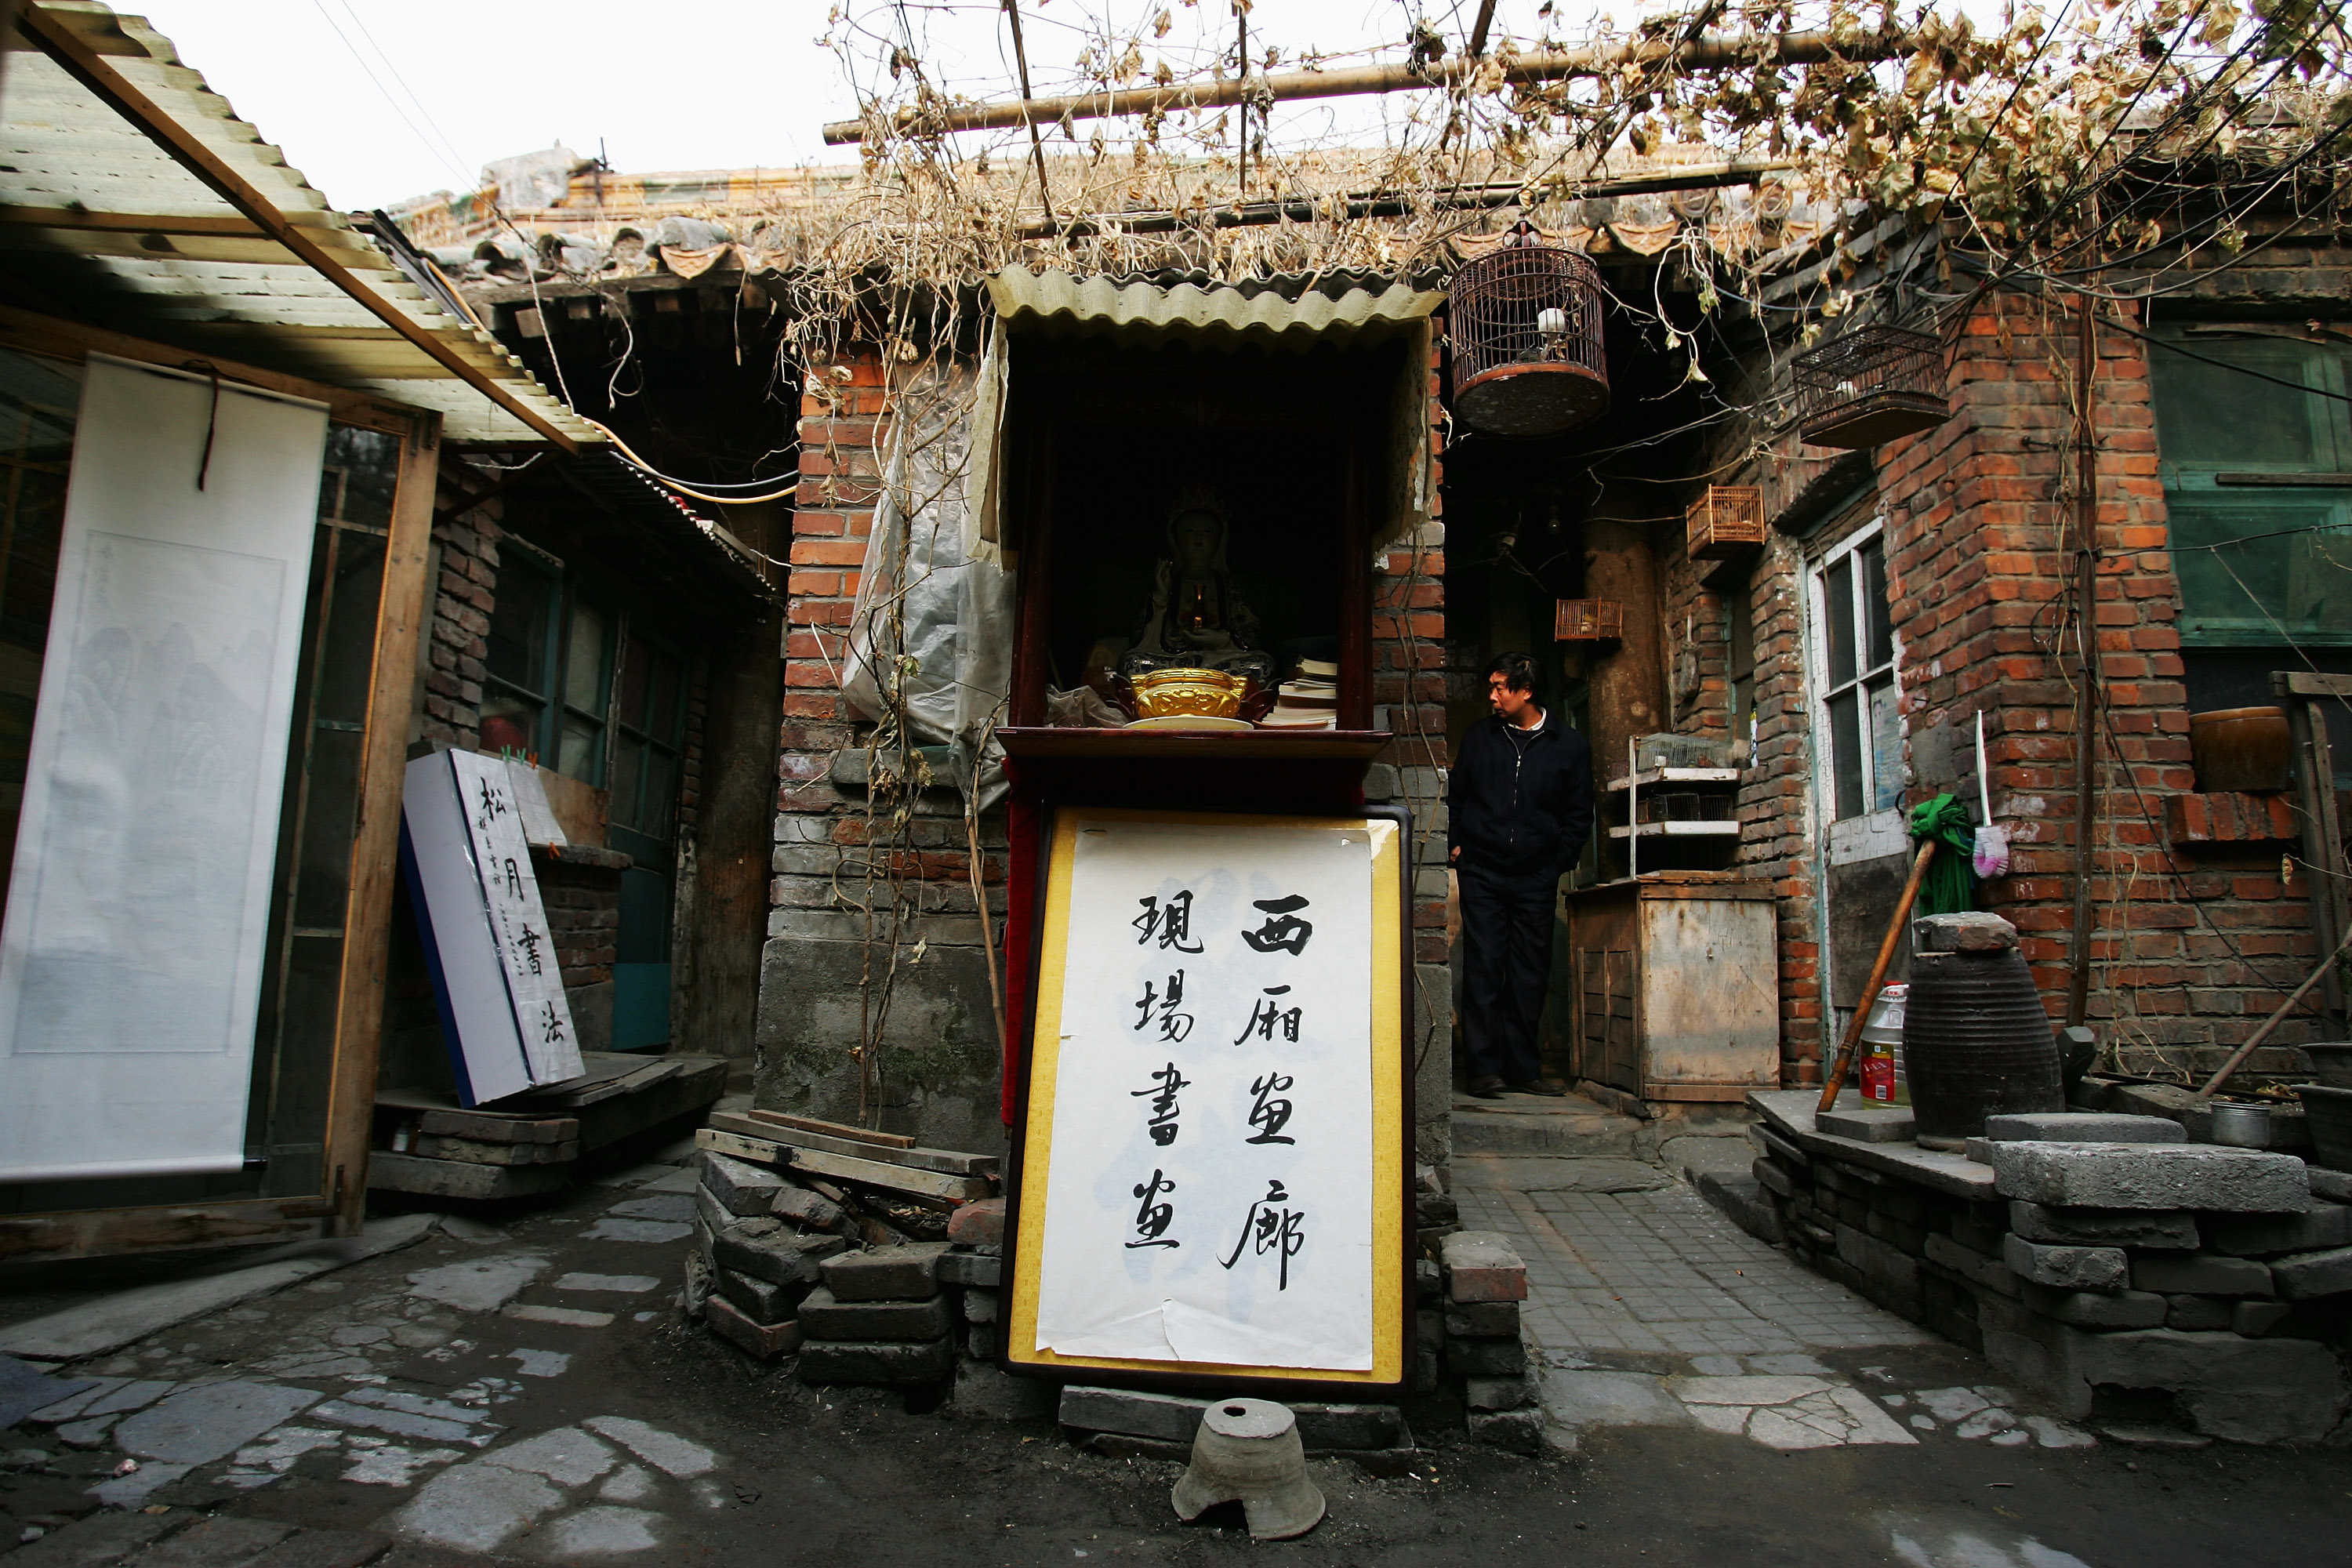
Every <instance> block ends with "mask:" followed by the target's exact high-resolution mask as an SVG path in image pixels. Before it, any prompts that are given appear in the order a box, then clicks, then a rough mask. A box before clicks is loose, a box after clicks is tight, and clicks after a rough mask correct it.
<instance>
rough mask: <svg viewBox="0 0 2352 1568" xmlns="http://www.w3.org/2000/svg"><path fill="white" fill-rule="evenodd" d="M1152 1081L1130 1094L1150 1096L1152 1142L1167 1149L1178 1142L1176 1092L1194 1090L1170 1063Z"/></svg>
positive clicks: (1136, 1098) (1154, 1074)
mask: <svg viewBox="0 0 2352 1568" xmlns="http://www.w3.org/2000/svg"><path fill="white" fill-rule="evenodd" d="M1151 1081H1152V1084H1153V1086H1154V1087H1152V1088H1150V1089H1129V1090H1128V1094H1129V1098H1130V1099H1135V1100H1141V1099H1142V1098H1144V1097H1145V1096H1146V1095H1149V1096H1150V1098H1151V1122H1150V1126H1151V1141H1152V1142H1154V1143H1157V1144H1159V1145H1160V1147H1161V1148H1163V1149H1165V1148H1166V1147H1168V1145H1169V1144H1171V1143H1173V1142H1176V1114H1177V1112H1176V1091H1177V1090H1179V1089H1190V1088H1192V1080H1191V1079H1188V1078H1186V1077H1184V1076H1183V1075H1182V1074H1181V1073H1180V1072H1178V1071H1177V1070H1176V1064H1175V1063H1174V1062H1170V1063H1169V1064H1168V1065H1167V1066H1166V1067H1164V1068H1160V1070H1159V1071H1158V1072H1156V1073H1153V1074H1152V1075H1151ZM1283 1142H1286V1143H1287V1142H1290V1140H1288V1139H1287V1138H1286V1139H1284V1140H1283ZM1139 1195H1140V1194H1139Z"/></svg>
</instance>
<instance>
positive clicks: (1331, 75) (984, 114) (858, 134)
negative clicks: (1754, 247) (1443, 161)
mask: <svg viewBox="0 0 2352 1568" xmlns="http://www.w3.org/2000/svg"><path fill="white" fill-rule="evenodd" d="M1912 48H1913V44H1912V41H1911V40H1910V39H1909V38H1908V37H1905V36H1903V35H1901V34H1885V33H1874V34H1868V35H1865V36H1864V37H1850V38H1845V39H1839V38H1835V37H1832V36H1831V35H1830V34H1827V33H1791V34H1790V35H1788V36H1787V37H1771V36H1769V35H1766V36H1761V37H1746V38H1742V37H1720V36H1718V37H1705V38H1696V39H1694V40H1692V41H1691V42H1689V43H1676V42H1675V41H1674V40H1672V39H1659V40H1656V41H1654V42H1643V43H1637V44H1628V45H1625V46H1623V47H1619V48H1612V49H1560V50H1552V51H1546V52H1542V53H1536V54H1525V55H1517V56H1514V57H1512V58H1511V59H1510V61H1509V62H1508V63H1507V65H1505V66H1504V67H1503V80H1504V81H1505V82H1507V83H1511V84H1515V85H1522V86H1523V85H1528V84H1530V83H1535V82H1547V81H1566V80H1570V79H1575V78H1579V77H1599V76H1612V75H1614V74H1615V73H1616V72H1618V71H1619V70H1621V69H1622V68H1624V67H1626V66H1629V65H1633V66H1668V65H1670V66H1672V67H1674V68H1675V69H1677V70H1682V71H1722V70H1738V69H1740V68H1744V67H1748V66H1752V65H1784V66H1785V65H1818V64H1823V63H1826V62H1829V61H1832V60H1846V61H1851V62H1854V63H1868V62H1874V61H1877V60H1888V59H1895V58H1899V57H1901V56H1903V55H1907V54H1909V53H1911V51H1912ZM1476 68H1477V66H1476V64H1475V62H1474V61H1471V60H1467V59H1465V60H1460V61H1456V62H1447V63H1446V64H1444V65H1441V66H1439V67H1436V68H1433V69H1432V68H1420V67H1415V66H1410V65H1384V66H1359V67H1357V68H1353V69H1349V70H1333V71H1293V72H1288V73H1286V74H1285V75H1282V76H1253V77H1250V78H1248V79H1246V80H1244V79H1242V78H1239V77H1228V78H1226V79H1224V80H1223V81H1208V82H1185V83H1180V84H1177V85H1174V86H1170V87H1141V88H1130V89H1126V90H1123V91H1119V92H1089V93H1075V94H1071V95H1069V96H1066V97H1062V98H1029V99H1014V100H1008V101H1005V102H1001V103H982V104H975V105H973V106H971V107H970V108H966V109H950V110H941V111H934V112H924V111H921V110H911V109H909V110H899V112H898V121H897V125H898V130H899V131H900V132H918V133H920V134H924V135H936V134H945V133H947V132H953V131H1004V130H1010V129H1013V128H1014V127H1016V126H1023V125H1057V124H1061V123H1063V122H1064V121H1080V120H1109V119H1116V118H1118V117H1120V116H1123V115H1132V114H1155V113H1157V114H1180V113H1182V112H1183V111H1185V110H1193V109H1226V108H1231V107H1232V106H1233V105H1234V104H1237V103H1240V102H1241V101H1243V100H1244V99H1247V100H1249V101H1250V102H1253V103H1256V102H1260V101H1263V100H1265V99H1267V98H1272V99H1274V100H1276V101H1283V100H1293V99H1312V98H1353V97H1360V96H1362V95H1364V94H1367V93H1383V92H1406V91H1412V90H1415V89H1432V90H1451V89H1458V88H1461V87H1464V86H1465V85H1466V84H1467V82H1468V80H1469V78H1470V74H1471V73H1472V72H1473V71H1475V69H1476ZM824 139H825V141H826V142H828V143H831V144H833V145H835V146H838V145H841V144H843V143H845V142H862V141H864V140H865V139H866V121H863V120H836V121H834V122H833V123H831V124H829V125H827V126H826V127H825V128H824Z"/></svg>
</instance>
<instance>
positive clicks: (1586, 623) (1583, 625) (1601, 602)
mask: <svg viewBox="0 0 2352 1568" xmlns="http://www.w3.org/2000/svg"><path fill="white" fill-rule="evenodd" d="M1624 636H1625V606H1624V605H1622V604H1620V603H1618V602H1617V601H1616V600H1614V599H1561V600H1559V601H1557V605H1556V607H1555V608H1554V610H1553V611H1552V630H1551V639H1552V641H1554V642H1615V641H1619V640H1621V639H1622V638H1623V637H1624Z"/></svg>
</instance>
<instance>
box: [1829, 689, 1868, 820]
mask: <svg viewBox="0 0 2352 1568" xmlns="http://www.w3.org/2000/svg"><path fill="white" fill-rule="evenodd" d="M1829 707H1830V777H1831V779H1832V782H1833V783H1834V784H1835V785H1836V792H1837V818H1838V820H1839V821H1843V820H1844V819H1845V818H1847V817H1849V816H1861V815H1862V812H1863V796H1862V693H1861V692H1860V691H1858V690H1853V691H1845V692H1842V693H1840V694H1839V695H1838V696H1835V697H1832V698H1831V699H1830V704H1829Z"/></svg>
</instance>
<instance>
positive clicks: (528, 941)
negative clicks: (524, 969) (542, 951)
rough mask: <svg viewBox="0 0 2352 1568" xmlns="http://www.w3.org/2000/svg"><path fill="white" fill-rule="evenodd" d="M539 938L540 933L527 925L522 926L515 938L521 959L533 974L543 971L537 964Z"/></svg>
mask: <svg viewBox="0 0 2352 1568" xmlns="http://www.w3.org/2000/svg"><path fill="white" fill-rule="evenodd" d="M541 940H542V939H541V936H540V934H539V933H538V932H537V931H533V930H531V929H530V927H529V926H525V927H523V928H522V934H521V935H520V936H519V937H517V938H515V945H516V946H517V947H519V948H520V949H522V961H523V963H526V964H528V965H530V972H531V973H533V974H539V973H544V972H543V971H542V970H541V968H540V966H539V944H540V942H541Z"/></svg>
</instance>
